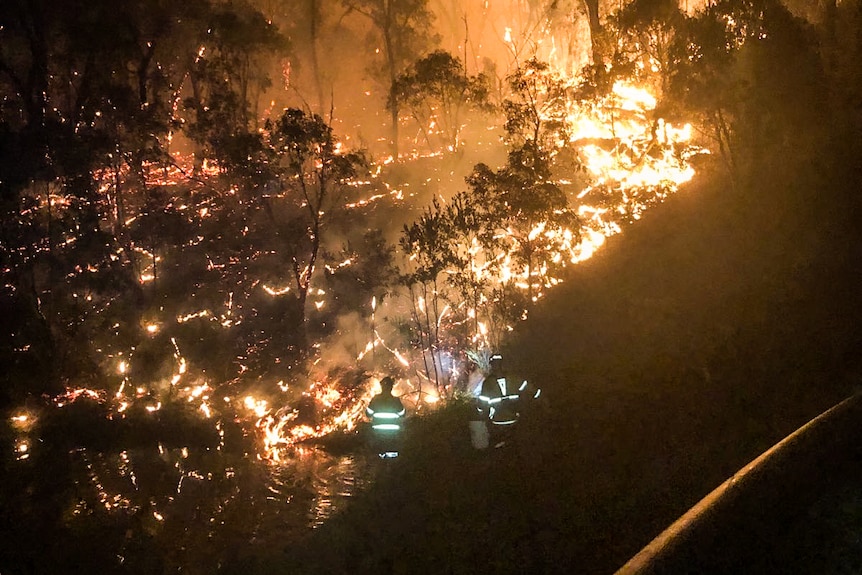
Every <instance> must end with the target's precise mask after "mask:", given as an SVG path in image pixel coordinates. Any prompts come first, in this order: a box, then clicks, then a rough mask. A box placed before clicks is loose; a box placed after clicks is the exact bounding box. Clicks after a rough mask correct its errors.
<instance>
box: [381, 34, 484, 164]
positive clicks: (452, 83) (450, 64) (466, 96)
mask: <svg viewBox="0 0 862 575" xmlns="http://www.w3.org/2000/svg"><path fill="white" fill-rule="evenodd" d="M489 86H490V80H489V79H488V78H487V77H486V76H485V75H484V74H478V75H475V76H470V75H468V74H467V71H466V69H465V68H464V64H463V63H462V62H461V59H460V58H456V57H454V56H452V54H450V53H449V52H446V51H443V50H437V51H435V52H432V53H431V54H428V55H427V56H425V57H423V58H420V59H419V60H417V61H415V62H414V63H413V64H411V65H410V67H409V68H408V69H407V70H405V71H404V72H402V73H401V74H399V75H398V77H397V78H396V79H395V82H394V84H393V85H392V91H391V93H390V95H389V100H388V101H387V107H388V108H389V109H390V110H391V109H393V108H396V109H397V108H406V109H407V110H408V111H409V112H410V115H411V116H412V117H413V119H414V120H415V121H416V124H417V125H418V127H419V130H420V131H421V132H422V134H423V136H424V139H425V141H426V143H427V144H428V147H429V148H431V150H432V151H436V148H437V145H435V143H434V141H436V140H441V141H442V145H443V147H445V148H446V149H448V150H450V151H452V150H455V149H456V148H457V147H458V145H459V136H460V134H461V128H462V124H463V122H464V117H463V113H464V112H465V111H477V112H490V111H491V110H492V109H493V107H492V105H491V102H490V99H489V98H490V90H489ZM437 134H439V137H438V138H435V137H434V136H435V135H437Z"/></svg>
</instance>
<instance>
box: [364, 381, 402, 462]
mask: <svg viewBox="0 0 862 575" xmlns="http://www.w3.org/2000/svg"><path fill="white" fill-rule="evenodd" d="M394 385H395V380H393V379H392V378H391V377H389V376H387V377H384V378H383V380H382V381H381V382H380V387H381V391H380V393H378V394H377V395H375V396H374V397H372V398H371V401H370V402H369V403H368V407H367V408H366V410H365V414H366V415H367V416H368V417H369V418H370V419H371V429H372V433H373V442H374V445H375V448H376V449H377V454H378V455H379V456H380V457H381V458H382V459H389V458H393V457H398V444H399V443H400V436H401V427H402V421H403V419H404V414H405V413H406V410H405V409H404V404H403V403H401V400H400V399H398V398H397V397H395V396H394V395H392V387H393V386H394Z"/></svg>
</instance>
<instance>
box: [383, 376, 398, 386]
mask: <svg viewBox="0 0 862 575" xmlns="http://www.w3.org/2000/svg"><path fill="white" fill-rule="evenodd" d="M394 385H395V380H394V379H392V378H391V377H390V376H388V375H387V376H386V377H384V378H383V379H381V380H380V387H382V388H383V389H386V388H389V389H392V387H393V386H394Z"/></svg>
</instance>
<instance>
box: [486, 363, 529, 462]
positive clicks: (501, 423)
mask: <svg viewBox="0 0 862 575" xmlns="http://www.w3.org/2000/svg"><path fill="white" fill-rule="evenodd" d="M519 399H520V394H519V390H518V388H517V387H515V386H512V385H511V384H510V383H509V382H508V381H507V380H506V375H505V374H504V373H503V356H501V355H500V354H494V355H492V356H491V360H490V363H489V370H488V375H487V376H485V379H484V380H482V386H481V388H480V390H479V397H478V402H479V403H478V408H479V411H480V412H481V413H482V414H483V416H484V417H486V418H487V421H489V422H490V424H491V435H492V437H494V438H495V440H500V441H499V442H498V443H497V444H496V445H495V446H496V447H500V446H501V445H502V444H503V443H505V435H506V433H507V432H506V431H504V429H506V428H510V427H512V426H513V425H514V424H515V422H516V421H518V409H519Z"/></svg>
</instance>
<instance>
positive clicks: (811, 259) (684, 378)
mask: <svg viewBox="0 0 862 575" xmlns="http://www.w3.org/2000/svg"><path fill="white" fill-rule="evenodd" d="M768 173H769V174H770V176H769V177H764V178H763V180H762V181H758V180H757V178H754V179H753V180H752V181H754V182H755V183H754V184H753V185H750V186H746V189H745V190H742V191H733V190H732V189H731V188H730V187H729V186H727V185H726V183H725V179H724V178H723V177H722V176H721V174H720V173H711V174H710V173H707V174H705V175H702V176H701V177H699V178H698V182H697V183H695V184H694V185H692V186H691V187H689V188H688V189H685V190H683V191H681V192H680V193H679V194H677V195H676V196H674V197H673V198H671V199H669V200H668V201H666V202H665V203H664V204H663V205H662V206H660V207H657V208H654V209H653V210H652V211H650V212H648V213H647V215H646V216H645V217H644V218H643V220H642V221H640V222H637V223H636V224H634V225H632V226H630V227H629V228H628V229H626V230H625V232H624V233H623V234H622V235H620V236H617V237H614V238H612V239H611V240H610V241H609V242H608V245H607V246H606V247H604V248H603V249H602V250H601V252H600V253H599V254H598V255H597V256H596V257H594V259H592V260H590V261H588V262H586V263H584V264H582V265H580V266H577V268H576V269H573V270H572V272H571V274H570V276H569V277H568V278H567V281H566V283H565V284H563V285H562V286H560V287H558V288H557V289H555V290H554V291H552V292H551V293H550V294H549V295H548V297H547V299H545V300H544V301H542V302H541V304H540V305H539V306H538V307H537V309H535V310H533V312H532V314H531V316H530V318H529V319H528V321H526V322H525V323H524V324H523V325H521V326H519V328H518V331H517V334H516V338H515V339H514V340H513V341H512V342H511V345H509V347H508V349H507V350H506V357H507V360H508V361H509V368H510V370H511V372H512V373H514V374H515V375H516V376H524V377H527V378H529V379H530V380H531V381H534V382H537V383H538V384H539V385H540V386H541V387H542V388H543V390H544V391H543V394H542V397H541V399H540V401H537V402H535V403H533V404H531V405H530V406H529V407H530V409H529V410H528V412H527V413H526V414H525V416H524V417H523V418H522V421H521V422H520V423H519V425H518V428H517V430H516V435H515V437H513V438H512V439H511V440H510V441H509V442H508V444H507V445H506V446H504V447H503V448H501V449H496V450H495V449H492V450H489V451H487V452H477V451H474V450H472V449H471V447H470V444H469V436H468V433H467V427H466V415H465V412H464V407H463V406H452V407H451V408H449V409H446V410H442V411H441V412H438V413H437V414H435V415H433V416H429V417H426V418H422V419H419V420H414V421H413V422H412V427H411V428H410V429H409V434H408V437H407V438H406V439H407V442H406V444H407V445H406V449H405V453H404V455H403V456H402V457H401V458H399V460H397V461H396V462H394V464H391V465H389V464H387V465H386V466H385V467H383V468H381V469H380V473H379V475H378V477H377V479H376V481H375V482H374V483H373V485H372V486H371V487H370V488H369V489H367V490H366V491H365V492H364V493H362V494H361V495H359V496H358V497H356V499H355V501H353V503H352V505H350V506H348V508H347V509H346V510H345V511H344V512H342V513H341V514H340V515H339V516H337V517H335V518H333V519H332V520H330V521H329V522H328V523H327V524H325V525H324V526H322V527H321V528H319V529H318V530H316V531H314V532H313V533H312V534H311V536H310V537H309V538H308V540H305V541H302V542H299V543H298V544H294V543H291V544H289V545H286V546H285V548H284V549H278V550H273V551H272V552H271V553H269V554H268V555H266V556H265V558H263V556H261V555H260V554H258V552H257V551H259V550H257V551H254V552H253V551H252V550H250V554H249V556H248V557H247V558H238V559H237V562H236V563H235V564H232V565H228V566H226V567H227V569H226V570H227V571H233V570H237V571H244V572H248V571H249V570H252V571H257V572H296V573H311V572H326V573H348V572H350V573H372V572H374V573H480V572H481V573H612V572H614V571H615V570H616V569H617V568H619V567H620V566H621V565H622V564H623V563H625V561H626V560H627V559H628V558H629V557H631V556H632V555H633V554H635V553H636V552H637V551H638V550H639V549H640V548H641V547H642V546H644V545H645V544H646V543H648V542H649V541H650V540H651V539H652V538H653V537H654V536H656V535H657V534H658V533H660V532H661V531H662V530H663V529H664V528H665V527H666V526H667V525H669V524H670V523H671V522H672V521H673V520H675V519H676V518H677V517H678V516H680V515H681V514H682V513H683V512H685V511H686V510H687V509H688V508H689V507H690V506H692V505H693V504H694V503H696V502H697V501H698V500H699V499H700V498H701V497H703V496H704V495H706V494H707V493H709V492H710V491H711V490H712V489H713V488H715V487H717V486H718V485H719V484H721V483H722V481H723V480H725V479H726V478H727V477H729V476H730V475H732V474H733V473H734V472H735V471H736V470H738V469H739V468H740V467H742V466H743V465H744V464H746V463H747V462H749V461H750V460H752V459H753V458H755V457H756V456H757V455H758V454H760V453H761V452H763V451H764V450H765V449H767V448H768V447H769V446H770V445H772V444H774V443H775V442H776V441H778V440H780V439H781V438H782V437H784V436H785V435H787V434H788V433H790V432H791V431H793V430H794V429H796V428H797V427H799V426H800V425H802V424H803V423H805V422H806V421H808V420H809V419H810V418H812V417H814V416H816V415H817V414H819V413H820V412H822V411H823V410H825V409H826V408H828V407H830V406H831V405H833V404H835V403H836V402H838V401H839V400H841V399H843V398H844V397H846V396H848V395H850V394H851V393H853V392H854V391H855V390H856V388H857V386H859V384H860V382H862V363H860V358H859V357H858V355H859V354H858V350H859V349H860V343H862V342H860V339H862V336H860V331H859V329H858V326H859V325H860V323H859V321H860V319H862V310H860V305H859V303H860V302H859V301H858V298H857V297H856V293H857V291H858V286H859V285H861V284H860V279H862V277H860V271H859V268H858V265H857V262H858V261H862V260H860V259H859V255H860V253H859V251H860V248H859V242H858V236H857V231H856V226H855V222H856V221H857V215H858V210H857V209H856V208H855V207H854V206H855V205H856V200H855V196H854V195H853V194H854V193H855V192H853V191H852V190H853V189H854V184H853V182H854V181H856V179H855V176H856V174H855V173H854V172H853V170H852V169H848V170H847V171H846V172H845V173H844V174H838V173H836V172H834V171H830V170H828V169H825V168H823V169H818V168H816V167H815V168H814V169H808V170H807V171H805V172H804V173H802V170H799V169H796V170H794V169H789V168H788V167H787V166H785V165H783V164H782V163H781V161H780V160H779V161H777V163H776V164H775V165H774V166H772V169H769V170H768ZM843 190H847V194H846V195H845V194H843V192H842V191H843Z"/></svg>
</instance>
